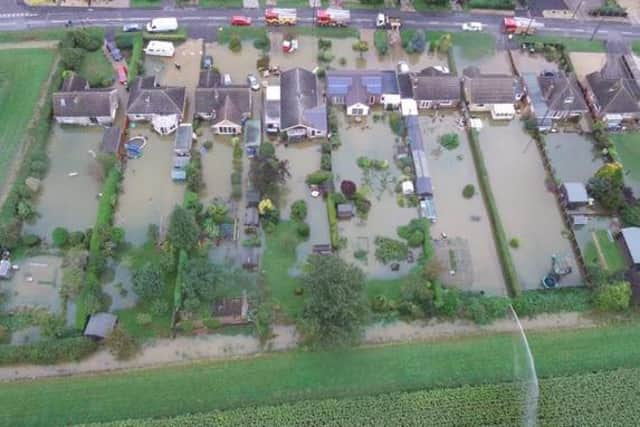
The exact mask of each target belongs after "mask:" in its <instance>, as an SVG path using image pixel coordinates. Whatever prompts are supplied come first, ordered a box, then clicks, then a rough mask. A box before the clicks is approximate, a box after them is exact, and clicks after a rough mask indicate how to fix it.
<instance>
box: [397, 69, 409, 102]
mask: <svg viewBox="0 0 640 427" xmlns="http://www.w3.org/2000/svg"><path fill="white" fill-rule="evenodd" d="M397 80H398V91H399V92H400V97H401V98H413V81H412V79H411V75H410V74H409V73H403V74H398V77H397Z"/></svg>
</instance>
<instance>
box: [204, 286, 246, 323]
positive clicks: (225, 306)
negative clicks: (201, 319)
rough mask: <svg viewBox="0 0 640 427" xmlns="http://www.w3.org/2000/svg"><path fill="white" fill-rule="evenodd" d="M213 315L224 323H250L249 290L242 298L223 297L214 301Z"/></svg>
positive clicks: (244, 292)
mask: <svg viewBox="0 0 640 427" xmlns="http://www.w3.org/2000/svg"><path fill="white" fill-rule="evenodd" d="M211 311H212V313H211V314H212V317H214V318H215V319H217V320H218V321H219V322H220V323H221V324H223V325H243V324H246V323H249V301H248V300H247V292H246V291H242V297H241V298H222V299H219V300H217V301H216V302H215V303H213V305H212V307H211Z"/></svg>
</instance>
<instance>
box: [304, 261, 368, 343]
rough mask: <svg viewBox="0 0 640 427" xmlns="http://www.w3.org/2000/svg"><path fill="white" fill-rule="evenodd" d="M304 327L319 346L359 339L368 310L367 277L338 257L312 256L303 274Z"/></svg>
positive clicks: (308, 335) (352, 341)
mask: <svg viewBox="0 0 640 427" xmlns="http://www.w3.org/2000/svg"><path fill="white" fill-rule="evenodd" d="M303 284H304V288H305V289H304V294H305V295H306V299H305V306H304V310H303V314H302V323H303V329H304V331H305V333H306V335H307V337H308V338H309V340H310V341H311V342H312V343H313V344H314V345H317V346H320V347H328V346H332V345H346V344H351V343H354V342H356V341H357V340H358V339H359V338H360V336H361V334H362V330H363V326H364V322H365V321H366V318H367V316H368V313H369V304H368V302H367V299H366V296H365V276H364V273H363V272H362V270H360V269H359V268H358V267H356V266H354V265H351V264H347V263H346V262H345V261H344V260H342V259H340V258H338V257H337V256H321V255H311V256H310V257H309V259H308V265H307V267H306V269H305V273H304V276H303Z"/></svg>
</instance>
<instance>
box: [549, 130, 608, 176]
mask: <svg viewBox="0 0 640 427" xmlns="http://www.w3.org/2000/svg"><path fill="white" fill-rule="evenodd" d="M545 140H546V141H547V153H548V155H549V158H550V160H551V164H552V165H553V168H554V170H555V176H556V178H557V179H558V180H560V182H584V183H586V182H587V181H588V180H589V178H591V177H592V176H593V174H594V173H595V172H596V171H597V170H598V169H599V168H600V166H602V165H603V164H604V163H603V161H602V157H601V156H600V153H599V152H598V150H596V149H595V146H594V144H593V142H592V140H591V138H590V137H588V136H586V135H579V134H577V133H554V134H549V135H546V136H545Z"/></svg>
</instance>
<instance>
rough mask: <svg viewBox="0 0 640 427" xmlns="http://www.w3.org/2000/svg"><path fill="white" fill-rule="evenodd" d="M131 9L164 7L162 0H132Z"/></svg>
mask: <svg viewBox="0 0 640 427" xmlns="http://www.w3.org/2000/svg"><path fill="white" fill-rule="evenodd" d="M129 6H130V7H138V8H149V7H158V8H159V7H162V0H131V1H130V2H129Z"/></svg>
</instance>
